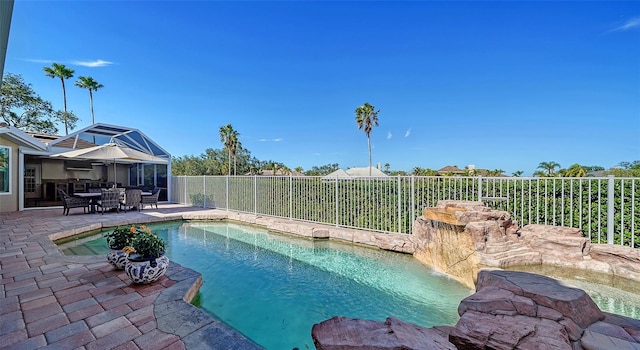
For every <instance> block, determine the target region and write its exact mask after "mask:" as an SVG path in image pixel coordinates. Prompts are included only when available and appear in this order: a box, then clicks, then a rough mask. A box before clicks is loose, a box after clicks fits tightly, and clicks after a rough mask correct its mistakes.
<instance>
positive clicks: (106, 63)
mask: <svg viewBox="0 0 640 350" xmlns="http://www.w3.org/2000/svg"><path fill="white" fill-rule="evenodd" d="M71 64H75V65H77V66H83V67H91V68H95V67H105V66H110V65H112V64H113V62H109V61H103V60H95V61H71Z"/></svg>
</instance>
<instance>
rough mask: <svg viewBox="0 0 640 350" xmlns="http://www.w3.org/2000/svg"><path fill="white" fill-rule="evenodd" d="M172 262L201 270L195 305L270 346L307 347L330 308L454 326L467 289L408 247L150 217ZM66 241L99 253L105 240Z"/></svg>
mask: <svg viewBox="0 0 640 350" xmlns="http://www.w3.org/2000/svg"><path fill="white" fill-rule="evenodd" d="M151 227H152V229H153V230H154V231H155V232H158V234H159V235H160V236H161V237H163V238H164V239H166V240H167V242H168V245H167V255H168V256H169V258H170V259H172V260H173V261H175V262H177V263H179V264H182V265H183V266H187V267H189V268H191V269H194V270H196V271H198V272H200V273H201V274H202V277H203V281H204V283H203V285H202V287H201V289H200V306H201V307H202V308H203V309H204V310H206V311H207V312H209V313H211V314H212V315H213V316H214V317H216V318H217V319H220V320H222V321H224V322H226V323H227V324H229V325H230V326H232V327H234V328H235V329H237V330H238V331H240V332H242V333H243V334H244V335H246V336H247V337H248V338H250V339H252V340H253V341H255V342H256V343H258V344H260V345H262V346H263V347H265V348H266V349H278V350H279V349H293V348H298V349H301V350H302V349H313V348H314V346H313V342H312V340H311V327H312V326H313V324H315V323H318V322H321V321H324V320H326V319H329V318H331V317H333V316H346V317H352V318H362V319H371V320H380V321H383V320H384V319H385V318H386V317H395V318H398V319H401V320H403V321H406V322H411V323H415V324H419V325H422V326H435V325H454V324H455V323H456V322H457V320H458V314H457V308H458V304H459V303H460V301H461V300H462V299H463V298H465V297H466V296H468V295H470V294H471V292H472V291H471V290H469V289H467V288H465V287H464V286H462V285H461V284H459V283H458V282H456V281H454V280H451V279H449V278H447V277H446V276H444V275H441V274H438V273H435V272H434V271H432V270H430V269H429V268H427V267H425V266H424V265H422V264H420V263H419V262H418V261H417V260H415V259H414V258H413V257H412V256H410V255H405V254H398V253H392V252H386V251H381V250H374V249H369V248H364V247H359V246H353V245H347V244H340V243H336V242H332V241H311V240H305V239H300V238H293V237H290V236H283V235H277V234H272V233H269V232H267V231H266V230H263V229H258V228H254V227H250V226H244V225H237V224H233V223H224V222H222V223H210V222H207V223H203V222H185V223H170V224H160V225H152V226H151ZM80 243H81V244H78V242H76V243H75V244H67V245H66V246H63V247H61V248H63V250H66V253H67V254H95V253H102V252H104V251H105V248H104V247H106V243H105V242H104V240H103V239H95V238H93V239H89V240H85V241H84V242H80Z"/></svg>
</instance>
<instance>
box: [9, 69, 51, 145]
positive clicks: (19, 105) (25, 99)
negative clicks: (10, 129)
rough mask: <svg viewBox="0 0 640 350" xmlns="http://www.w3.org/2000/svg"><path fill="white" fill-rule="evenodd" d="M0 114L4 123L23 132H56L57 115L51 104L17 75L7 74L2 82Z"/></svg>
mask: <svg viewBox="0 0 640 350" xmlns="http://www.w3.org/2000/svg"><path fill="white" fill-rule="evenodd" d="M0 114H1V116H2V120H3V121H4V122H6V123H7V124H9V125H11V126H14V127H16V128H18V129H21V130H24V131H31V132H39V133H48V134H55V133H57V132H58V128H56V125H55V121H56V118H57V114H56V112H55V111H54V110H53V107H52V106H51V102H49V101H45V100H43V99H42V98H41V97H40V96H38V95H37V94H36V93H35V91H34V90H33V88H32V87H31V84H27V83H25V81H24V80H23V79H22V76H20V75H17V74H12V73H7V74H6V75H5V76H4V78H3V80H2V88H1V90H0Z"/></svg>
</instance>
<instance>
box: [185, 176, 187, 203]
mask: <svg viewBox="0 0 640 350" xmlns="http://www.w3.org/2000/svg"><path fill="white" fill-rule="evenodd" d="M184 204H185V205H186V204H187V177H186V176H185V177H184Z"/></svg>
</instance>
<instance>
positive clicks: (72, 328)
mask: <svg viewBox="0 0 640 350" xmlns="http://www.w3.org/2000/svg"><path fill="white" fill-rule="evenodd" d="M88 330H89V327H88V326H87V324H86V323H85V322H84V321H76V322H73V323H70V324H68V325H65V326H62V327H58V328H56V329H52V330H50V331H48V332H46V333H45V335H44V336H45V338H47V342H48V343H49V344H51V343H55V342H57V341H59V340H61V339H64V338H68V337H70V336H72V335H74V334H76V333H80V332H82V331H88ZM91 340H93V339H91ZM87 343H88V342H87ZM84 344H86V343H83V344H81V345H84ZM78 346H79V345H78Z"/></svg>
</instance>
